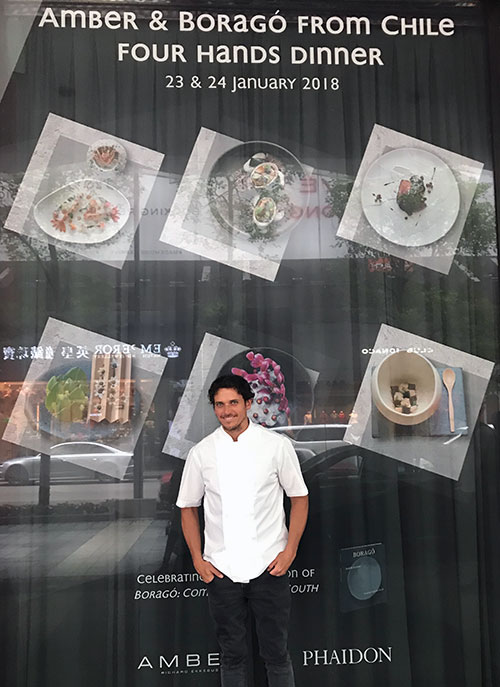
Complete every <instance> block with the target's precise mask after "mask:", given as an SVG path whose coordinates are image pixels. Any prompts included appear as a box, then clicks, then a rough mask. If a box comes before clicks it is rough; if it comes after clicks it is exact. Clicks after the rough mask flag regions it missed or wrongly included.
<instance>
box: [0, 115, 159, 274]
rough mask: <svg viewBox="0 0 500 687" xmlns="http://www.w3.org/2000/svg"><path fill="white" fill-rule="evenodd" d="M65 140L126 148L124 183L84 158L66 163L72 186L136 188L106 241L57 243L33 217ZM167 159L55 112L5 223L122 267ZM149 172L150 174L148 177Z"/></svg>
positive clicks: (48, 117) (42, 134) (41, 239)
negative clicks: (88, 182) (92, 182)
mask: <svg viewBox="0 0 500 687" xmlns="http://www.w3.org/2000/svg"><path fill="white" fill-rule="evenodd" d="M61 138H67V139H69V140H70V141H72V142H73V143H77V144H81V145H83V146H90V145H92V144H93V143H95V142H96V141H98V140H102V139H112V140H114V141H117V142H118V143H120V144H121V145H122V146H123V148H125V151H126V153H127V168H126V170H125V172H123V173H122V175H121V176H122V177H123V182H121V181H120V182H119V177H118V176H117V178H116V179H113V177H108V176H102V177H101V176H99V175H98V173H94V172H92V171H91V170H90V169H89V168H88V164H87V161H86V158H85V156H83V157H82V160H81V163H80V162H79V163H78V164H77V165H75V163H74V160H71V161H69V163H68V165H65V167H67V170H66V172H67V174H68V175H69V176H68V180H67V182H66V183H71V182H72V181H75V180H76V179H82V178H94V179H96V180H99V181H103V182H106V183H108V184H110V185H112V186H115V185H116V186H117V187H118V188H119V187H120V185H121V184H122V183H123V184H125V185H129V186H130V187H131V188H132V189H133V196H134V197H128V198H127V200H128V201H129V202H130V206H131V212H130V216H129V218H128V220H127V222H126V223H125V225H124V226H123V227H122V229H121V230H120V231H119V232H118V233H117V234H116V235H115V236H113V237H112V238H110V239H109V240H107V241H105V242H103V243H96V244H92V243H89V244H84V243H79V244H77V243H70V242H67V241H58V240H57V239H54V238H52V237H50V236H48V235H47V234H46V233H45V232H44V231H43V230H42V229H41V228H40V227H39V226H38V224H37V223H36V221H35V219H34V217H33V209H34V206H35V205H36V202H37V200H40V199H41V195H43V194H40V187H41V186H42V184H43V183H44V180H45V178H46V177H47V175H48V174H49V173H50V171H51V159H52V155H53V153H54V151H55V149H56V146H57V144H58V142H59V141H60V140H61ZM164 157H165V156H164V154H163V153H159V152H157V151H154V150H150V149H149V148H144V147H143V146H140V145H138V144H136V143H132V142H131V141H127V140H125V139H122V138H119V137H117V136H114V135H112V134H108V133H106V132H104V131H100V130H99V129H93V128H91V127H88V126H86V125H84V124H80V123H79V122H75V121H73V120H70V119H66V118H65V117H60V116H59V115H56V114H53V113H52V112H51V113H49V115H48V116H47V119H46V121H45V124H44V126H43V129H42V132H41V133H40V136H39V138H38V141H37V143H36V146H35V150H34V152H33V155H32V156H31V159H30V162H29V164H28V167H27V169H26V172H25V175H24V178H23V181H22V183H21V185H20V187H19V190H18V193H17V196H16V199H15V201H14V204H13V205H12V208H11V211H10V213H9V215H8V217H7V219H6V221H5V228H6V229H9V230H10V231H13V232H16V233H17V234H22V235H23V236H27V237H28V238H31V239H35V240H37V241H40V242H42V243H49V244H51V245H54V246H56V247H57V248H58V249H60V250H63V251H67V252H69V253H74V254H76V255H78V256H82V257H83V258H86V259H90V260H95V261H96V262H101V263H104V264H105V265H109V266H110V267H115V268H117V269H121V268H122V267H123V264H124V263H125V261H126V260H127V258H128V256H129V255H130V252H131V250H132V245H133V240H134V235H135V232H136V230H137V227H138V225H139V222H140V219H141V213H142V210H143V208H144V207H145V205H146V203H147V200H148V198H149V195H150V193H151V190H152V188H153V185H154V182H155V179H156V175H157V174H158V172H159V170H160V167H161V165H162V162H163V158H164ZM80 170H81V171H80ZM60 171H63V170H60ZM145 171H148V172H150V176H149V175H145V174H144V172H145ZM139 183H142V184H146V183H147V187H142V188H139V187H136V185H137V184H139ZM55 190H56V188H54V189H52V191H55ZM119 190H120V188H119ZM129 195H131V194H129ZM38 196H40V197H38Z"/></svg>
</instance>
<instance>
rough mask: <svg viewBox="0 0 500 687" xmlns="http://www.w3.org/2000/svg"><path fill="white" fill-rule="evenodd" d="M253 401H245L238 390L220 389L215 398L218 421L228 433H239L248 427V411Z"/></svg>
mask: <svg viewBox="0 0 500 687" xmlns="http://www.w3.org/2000/svg"><path fill="white" fill-rule="evenodd" d="M251 405H252V401H251V400H248V401H245V400H244V398H243V396H242V395H241V394H239V393H238V392H237V391H236V389H219V391H218V392H217V393H216V394H215V396H214V410H215V414H216V416H217V419H218V420H219V422H220V423H221V425H222V427H223V428H224V429H225V430H226V432H238V431H242V430H244V429H246V427H247V411H248V410H249V409H250V406H251Z"/></svg>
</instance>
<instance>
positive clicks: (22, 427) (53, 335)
mask: <svg viewBox="0 0 500 687" xmlns="http://www.w3.org/2000/svg"><path fill="white" fill-rule="evenodd" d="M60 344H69V345H72V346H74V347H75V349H77V348H78V347H79V346H85V347H86V348H87V350H88V352H89V355H91V354H92V351H94V350H95V349H96V346H111V347H118V348H119V350H122V351H125V352H127V351H128V352H130V354H131V355H132V361H133V368H132V369H133V370H134V368H135V370H136V371H137V369H139V370H142V371H143V372H144V373H145V375H144V376H146V375H147V377H148V378H147V379H139V378H138V377H135V374H136V372H134V371H133V372H132V374H133V377H134V384H135V387H136V389H137V390H138V392H139V394H140V402H141V405H140V410H139V412H138V413H137V415H136V417H135V419H134V427H133V430H132V431H131V433H130V434H129V435H128V436H127V437H123V438H119V439H116V440H113V441H111V440H110V441H109V445H110V446H111V445H112V446H114V447H115V448H117V449H120V450H122V451H129V452H131V453H132V454H133V452H134V449H135V446H136V443H137V440H138V439H139V435H140V433H141V431H142V427H143V425H144V421H145V420H146V416H147V414H148V412H149V409H150V407H151V403H152V402H153V398H154V395H155V393H156V390H157V388H158V384H159V383H160V379H161V376H162V374H163V371H164V369H165V365H166V364H167V362H168V359H167V358H164V357H163V356H161V355H156V354H152V353H151V354H148V355H147V356H143V355H141V351H140V349H134V348H133V347H132V346H129V345H128V344H125V343H124V342H121V341H118V340H116V339H111V338H110V337H108V336H102V335H101V334H98V333H97V332H92V331H89V330H88V329H82V328H81V327H76V326H75V325H72V324H69V323H67V322H62V321H61V320H57V319H54V318H52V317H50V318H49V319H48V320H47V323H46V325H45V328H44V330H43V332H42V335H41V337H40V341H39V342H38V347H39V348H40V347H41V348H42V349H44V350H45V348H46V347H48V346H50V347H51V348H52V349H53V351H56V350H57V348H58V346H59V345H60ZM139 356H140V357H139ZM72 362H74V365H75V366H76V367H77V366H78V359H75V360H72ZM68 364H69V360H68ZM52 365H53V360H52V359H50V358H40V359H34V360H33V361H32V362H31V364H30V366H29V369H28V372H27V374H26V378H25V380H24V382H23V385H22V388H21V391H20V393H19V396H18V397H17V400H16V403H15V405H14V408H13V410H12V413H11V415H10V418H9V421H8V423H7V426H6V428H5V431H4V434H3V437H2V438H3V439H4V440H5V441H9V442H11V443H12V444H16V445H18V446H23V447H24V448H28V449H31V450H33V451H37V452H40V453H50V447H51V446H53V445H55V444H60V443H64V439H61V438H60V437H55V436H53V435H50V434H46V433H42V432H40V431H39V432H37V433H36V432H35V430H33V429H31V430H30V425H29V420H28V417H27V415H26V412H25V405H26V401H27V394H28V393H29V391H30V389H31V387H32V385H33V384H34V383H36V381H37V380H39V379H40V378H41V377H43V376H44V375H47V373H49V372H50V370H51V366H52ZM89 382H90V380H89ZM80 441H86V440H85V439H81V440H80ZM88 441H92V439H88ZM100 443H102V442H100ZM68 460H69V459H68ZM69 462H71V461H69ZM75 463H76V461H75ZM76 464H78V463H76ZM125 468H126V466H125ZM95 471H96V472H98V471H99V470H98V468H97V467H96V468H95Z"/></svg>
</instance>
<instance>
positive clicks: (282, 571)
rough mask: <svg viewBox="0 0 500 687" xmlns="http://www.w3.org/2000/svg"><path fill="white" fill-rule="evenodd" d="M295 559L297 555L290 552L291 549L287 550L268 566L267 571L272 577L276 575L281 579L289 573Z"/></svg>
mask: <svg viewBox="0 0 500 687" xmlns="http://www.w3.org/2000/svg"><path fill="white" fill-rule="evenodd" d="M294 558H295V553H293V552H292V551H290V550H289V549H285V550H284V551H281V552H280V553H279V554H278V555H277V556H276V558H275V559H274V561H272V562H271V563H270V564H269V565H268V566H267V570H268V572H269V573H271V575H275V576H276V577H281V576H282V575H286V574H287V572H288V568H289V567H290V566H291V565H292V563H293V561H294Z"/></svg>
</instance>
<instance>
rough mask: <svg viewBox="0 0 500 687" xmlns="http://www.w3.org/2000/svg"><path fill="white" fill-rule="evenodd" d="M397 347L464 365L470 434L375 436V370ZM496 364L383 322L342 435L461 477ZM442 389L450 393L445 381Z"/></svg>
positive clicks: (442, 362) (438, 361)
mask: <svg viewBox="0 0 500 687" xmlns="http://www.w3.org/2000/svg"><path fill="white" fill-rule="evenodd" d="M394 349H396V350H398V349H399V350H413V351H416V352H421V353H422V355H424V356H425V357H427V358H428V359H429V360H431V361H432V362H433V363H435V364H439V365H442V366H444V367H455V368H461V370H462V373H463V382H464V398H465V411H466V415H467V420H468V427H467V433H463V434H461V433H459V432H457V433H456V435H454V436H419V435H416V434H415V435H408V436H392V437H389V438H384V437H382V436H379V437H373V436H372V414H373V412H374V411H373V409H374V404H373V401H372V391H371V377H372V370H373V368H374V367H375V366H376V365H377V364H378V363H379V362H380V361H381V360H383V359H384V358H385V357H386V356H387V355H388V351H391V350H394ZM493 367H494V363H493V362H491V361H489V360H484V359H483V358H479V357H477V356H475V355H470V354H469V353H464V352H463V351H459V350H458V349H455V348H450V347H449V346H445V345H443V344H440V343H437V342H436V341H431V340H430V339H424V338H423V337H421V336H417V335H415V334H411V333H410V332H406V331H404V330H402V329H396V328H395V327H391V326H389V325H387V324H382V325H381V327H380V329H379V332H378V334H377V338H376V341H375V343H374V345H373V353H372V354H371V356H370V359H369V361H368V365H367V368H366V371H365V374H364V377H363V381H362V383H361V387H360V389H359V392H358V396H357V398H356V402H355V404H354V408H353V410H352V415H351V422H350V423H349V425H348V427H347V430H346V433H345V437H344V440H345V441H346V442H348V443H351V444H355V445H356V446H361V447H363V448H365V449H368V450H370V451H374V452H376V453H379V454H381V455H384V456H387V457H388V458H394V459H395V460H399V461H402V462H403V463H407V464H408V465H411V466H413V467H417V468H420V469H422V470H427V471H429V472H433V473H435V474H437V475H442V476H443V477H447V478H449V479H453V480H458V479H459V478H460V473H461V471H462V467H463V464H464V461H465V456H466V454H467V450H468V448H469V444H470V442H471V438H472V430H473V428H474V426H475V424H476V421H477V418H478V416H479V411H480V410H481V405H482V403H483V399H484V396H485V394H486V389H487V386H488V382H489V380H490V377H491V374H492V372H493ZM442 393H443V394H446V393H447V392H446V389H445V388H444V386H443V390H442ZM417 427H418V425H417Z"/></svg>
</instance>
